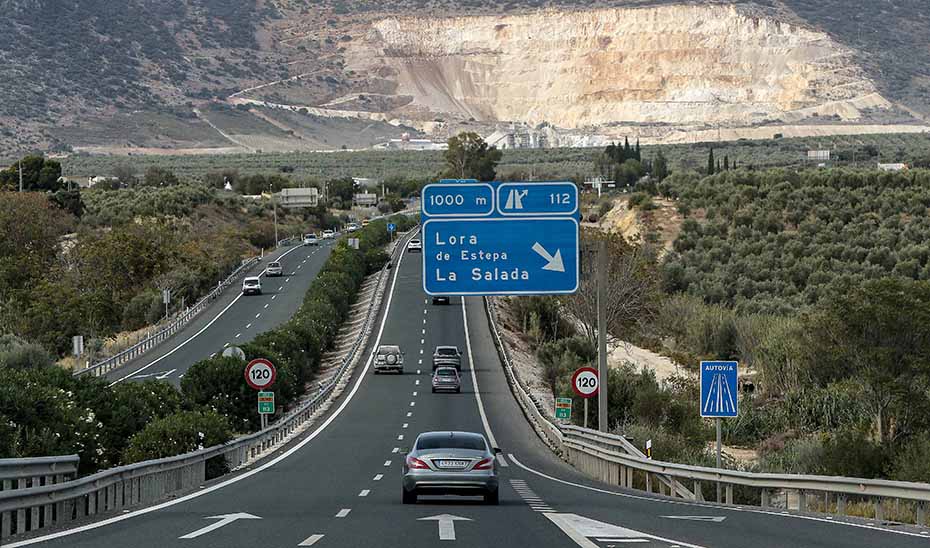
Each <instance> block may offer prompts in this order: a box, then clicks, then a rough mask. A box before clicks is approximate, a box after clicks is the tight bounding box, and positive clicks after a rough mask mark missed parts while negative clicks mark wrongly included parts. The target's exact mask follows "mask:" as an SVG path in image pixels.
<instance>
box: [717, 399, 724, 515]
mask: <svg viewBox="0 0 930 548" xmlns="http://www.w3.org/2000/svg"><path fill="white" fill-rule="evenodd" d="M716 422H717V468H723V466H722V464H723V459H722V458H721V455H720V454H721V450H722V448H723V443H722V440H723V427H722V426H721V423H720V417H717V419H716ZM720 502H721V500H720V482H719V481H718V482H717V504H720Z"/></svg>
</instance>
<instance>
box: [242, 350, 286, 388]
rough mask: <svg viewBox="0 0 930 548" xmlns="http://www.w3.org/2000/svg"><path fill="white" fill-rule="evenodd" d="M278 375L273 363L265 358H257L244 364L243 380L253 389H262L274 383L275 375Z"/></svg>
mask: <svg viewBox="0 0 930 548" xmlns="http://www.w3.org/2000/svg"><path fill="white" fill-rule="evenodd" d="M277 376H278V372H277V370H275V368H274V365H272V364H271V362H270V361H268V360H266V359H265V358H257V359H254V360H252V361H250V362H249V365H247V366H245V382H247V383H249V386H251V387H252V388H254V389H255V390H264V389H265V388H268V387H269V386H271V385H272V384H274V380H275V377H277Z"/></svg>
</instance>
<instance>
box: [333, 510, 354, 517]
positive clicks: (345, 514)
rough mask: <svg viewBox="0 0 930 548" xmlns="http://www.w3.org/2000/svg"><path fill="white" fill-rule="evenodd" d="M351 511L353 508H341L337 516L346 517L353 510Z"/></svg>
mask: <svg viewBox="0 0 930 548" xmlns="http://www.w3.org/2000/svg"><path fill="white" fill-rule="evenodd" d="M351 511H352V509H351V508H343V509H342V510H339V512H338V513H337V514H336V517H337V518H344V517H346V516H348V515H349V512H351Z"/></svg>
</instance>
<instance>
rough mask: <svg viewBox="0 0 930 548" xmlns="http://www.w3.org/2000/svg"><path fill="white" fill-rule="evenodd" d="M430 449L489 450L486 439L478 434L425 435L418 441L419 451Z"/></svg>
mask: <svg viewBox="0 0 930 548" xmlns="http://www.w3.org/2000/svg"><path fill="white" fill-rule="evenodd" d="M429 449H471V450H475V451H485V450H487V445H486V444H485V443H484V438H482V437H481V436H479V435H477V434H452V433H448V432H447V433H435V434H424V435H422V436H420V439H418V440H417V451H424V450H429Z"/></svg>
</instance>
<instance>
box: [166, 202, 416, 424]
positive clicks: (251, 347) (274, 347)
mask: <svg viewBox="0 0 930 548" xmlns="http://www.w3.org/2000/svg"><path fill="white" fill-rule="evenodd" d="M387 222H388V221H386V220H381V221H375V222H372V223H370V224H369V225H368V226H366V227H365V228H363V229H361V230H360V231H358V232H357V233H355V234H353V236H354V237H357V238H358V239H359V249H357V250H356V249H353V248H350V247H349V246H348V245H347V243H346V242H344V241H343V242H340V243H338V244H337V245H336V247H335V249H333V251H332V254H331V255H330V257H329V259H327V261H326V263H325V264H324V265H323V268H322V269H321V270H320V272H319V274H318V275H317V278H316V279H315V280H314V281H313V283H312V284H311V285H310V289H309V290H308V291H307V294H306V296H305V297H304V302H303V304H302V305H301V306H300V308H299V309H298V310H297V312H296V313H295V314H294V316H293V317H292V318H291V319H290V320H289V321H288V322H287V323H285V324H283V325H281V326H279V327H278V328H276V329H273V330H271V331H267V332H265V333H262V334H261V335H258V336H257V337H255V339H253V340H252V341H250V342H249V343H247V344H244V345H242V346H241V348H242V349H243V351H245V354H246V357H247V358H248V359H250V360H251V359H254V358H267V359H269V360H271V362H272V363H274V364H275V367H276V369H277V370H278V377H277V381H276V382H275V385H274V386H273V387H272V388H271V391H273V392H274V393H275V403H276V404H277V405H276V407H277V408H278V409H279V410H282V411H283V410H284V409H287V408H288V407H289V406H291V405H292V404H294V403H295V402H296V401H298V400H299V399H300V397H301V396H303V395H304V394H305V393H306V392H307V390H308V387H309V386H310V382H311V381H312V380H313V378H314V377H315V375H316V374H317V373H318V372H319V369H320V363H321V360H322V358H323V355H324V354H325V353H326V352H328V351H330V350H332V349H333V348H334V347H335V344H336V337H337V335H338V333H339V327H340V326H341V325H342V324H343V323H344V322H345V321H346V319H347V317H348V314H349V310H350V308H351V307H352V303H353V302H354V300H355V297H356V295H357V294H358V291H359V288H360V287H361V285H362V282H363V281H364V279H365V277H366V276H368V275H369V274H372V273H374V272H377V271H378V270H379V269H380V268H381V267H382V266H384V264H385V262H386V261H387V260H388V256H387V255H386V254H385V253H384V251H383V250H382V248H383V246H384V245H385V244H386V243H388V241H389V239H390V234H389V233H388V231H387ZM390 222H392V223H395V224H396V225H397V227H398V230H407V229H408V228H410V227H411V226H413V225H414V224H415V220H414V219H412V218H410V217H406V216H400V215H398V216H395V217H393V218H391V219H390ZM181 390H182V391H183V392H184V396H185V398H187V399H188V400H190V401H191V402H192V403H193V404H195V405H200V406H207V407H209V408H211V409H213V410H215V411H216V412H218V413H219V414H221V415H223V416H225V417H227V418H228V419H229V420H230V423H231V424H232V425H233V427H234V428H235V429H236V430H237V431H243V430H255V429H257V428H258V426H259V421H258V415H257V413H256V410H255V408H256V401H255V391H254V390H252V389H251V388H249V386H248V385H247V384H246V382H245V380H244V378H243V375H242V362H241V361H239V360H237V359H231V358H222V357H216V358H212V359H208V360H204V361H201V362H198V363H196V364H194V366H193V367H191V369H190V370H189V371H188V372H187V374H186V375H185V376H184V379H183V380H182V382H181Z"/></svg>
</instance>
